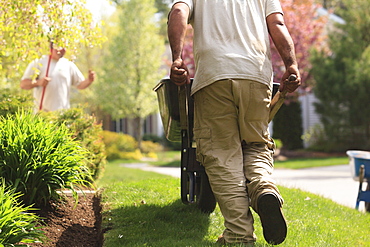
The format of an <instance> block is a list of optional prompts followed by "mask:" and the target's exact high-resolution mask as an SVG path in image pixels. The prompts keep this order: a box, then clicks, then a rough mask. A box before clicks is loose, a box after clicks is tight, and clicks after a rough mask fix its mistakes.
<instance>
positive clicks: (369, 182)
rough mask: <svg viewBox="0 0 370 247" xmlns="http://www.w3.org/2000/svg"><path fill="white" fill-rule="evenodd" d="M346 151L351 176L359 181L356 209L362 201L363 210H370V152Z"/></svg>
mask: <svg viewBox="0 0 370 247" xmlns="http://www.w3.org/2000/svg"><path fill="white" fill-rule="evenodd" d="M346 153H347V155H348V157H349V165H350V169H351V174H352V178H353V179H354V180H355V181H359V188H358V194H357V199H356V209H358V208H359V206H360V202H361V201H363V202H365V210H366V211H367V212H370V152H367V151H360V150H348V151H347V152H346ZM365 183H366V184H365ZM365 185H366V187H365ZM364 187H365V188H364Z"/></svg>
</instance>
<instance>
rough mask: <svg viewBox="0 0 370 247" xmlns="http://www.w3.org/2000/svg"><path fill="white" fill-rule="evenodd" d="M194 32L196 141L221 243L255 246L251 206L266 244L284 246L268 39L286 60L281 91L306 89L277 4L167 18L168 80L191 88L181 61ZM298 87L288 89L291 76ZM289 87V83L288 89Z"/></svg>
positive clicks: (253, 0)
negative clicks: (219, 221) (189, 31)
mask: <svg viewBox="0 0 370 247" xmlns="http://www.w3.org/2000/svg"><path fill="white" fill-rule="evenodd" d="M188 23H190V24H191V25H192V26H193V29H194V40H193V41H194V47H193V52H194V58H195V67H196V68H195V69H196V71H195V77H194V81H193V84H192V88H191V93H192V96H193V97H194V139H195V141H196V144H197V160H198V161H199V162H200V163H201V164H202V165H203V166H204V167H205V170H206V172H207V175H208V178H209V181H210V185H211V188H212V191H213V193H214V195H215V198H216V200H217V202H218V204H219V207H220V209H221V212H222V214H223V216H224V219H225V222H224V225H225V230H224V232H223V234H222V235H221V236H220V237H219V239H218V240H217V242H218V243H221V244H228V243H243V244H246V245H254V243H255V241H256V236H255V234H254V227H253V222H254V219H253V217H252V213H251V211H250V209H249V207H252V208H253V209H254V210H255V211H256V212H257V213H258V214H259V216H260V219H261V223H262V227H263V234H264V237H265V240H266V241H267V242H269V243H271V244H280V243H282V242H283V241H284V240H285V237H286V234H287V225H286V222H285V219H284V216H283V213H282V210H281V207H282V204H283V199H282V197H281V195H280V193H279V190H278V188H277V187H276V185H275V182H274V180H273V179H271V173H272V170H273V152H274V149H275V144H274V141H273V139H272V138H271V137H270V134H269V131H268V117H269V110H270V102H271V91H272V78H273V71H272V64H271V59H270V43H269V42H270V41H269V37H271V38H272V41H273V42H274V44H275V45H276V47H277V49H278V51H279V53H280V55H281V58H282V59H283V61H284V64H285V69H286V72H285V73H284V75H283V77H282V79H281V82H282V83H281V88H280V89H281V90H283V89H284V88H285V89H286V90H288V91H289V92H293V91H294V90H296V89H297V88H298V86H299V85H300V83H301V82H300V80H301V79H300V73H299V70H298V64H297V60H296V57H295V51H294V44H293V41H292V39H291V37H290V34H289V32H288V30H287V28H286V26H285V24H284V18H283V11H282V9H281V6H280V2H279V0H212V1H209V0H208V1H207V0H175V1H174V3H173V5H172V9H171V12H170V14H169V19H168V38H169V41H170V46H171V50H172V61H173V63H172V66H171V73H170V78H171V80H172V82H174V83H175V84H176V85H179V86H180V85H184V84H186V83H189V82H190V78H189V76H188V75H189V73H188V69H187V66H186V64H185V63H184V61H183V60H182V57H181V55H182V52H183V45H184V37H185V34H186V26H187V24H188ZM291 74H293V75H296V78H297V79H296V80H295V81H293V82H287V79H288V77H289V75H291ZM283 82H284V83H283Z"/></svg>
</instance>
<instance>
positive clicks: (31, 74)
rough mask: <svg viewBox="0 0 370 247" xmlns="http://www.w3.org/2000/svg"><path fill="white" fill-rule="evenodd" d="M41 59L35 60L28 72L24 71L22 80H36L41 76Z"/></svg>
mask: <svg viewBox="0 0 370 247" xmlns="http://www.w3.org/2000/svg"><path fill="white" fill-rule="evenodd" d="M39 63H40V62H39V59H36V60H33V61H32V62H31V63H29V64H28V66H27V68H26V70H25V71H24V74H23V77H22V80H24V79H35V78H37V76H38V75H39V74H40V69H41V68H40V65H39Z"/></svg>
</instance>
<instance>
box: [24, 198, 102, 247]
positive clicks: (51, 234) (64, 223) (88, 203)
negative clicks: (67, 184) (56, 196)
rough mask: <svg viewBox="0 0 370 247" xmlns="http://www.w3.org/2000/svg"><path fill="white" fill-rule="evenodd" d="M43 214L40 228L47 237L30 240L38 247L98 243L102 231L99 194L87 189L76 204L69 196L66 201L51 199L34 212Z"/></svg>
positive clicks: (95, 245)
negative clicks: (53, 201)
mask: <svg viewBox="0 0 370 247" xmlns="http://www.w3.org/2000/svg"><path fill="white" fill-rule="evenodd" d="M37 214H39V215H40V216H41V217H43V218H45V219H44V222H45V224H46V226H45V227H43V229H42V230H43V231H44V232H45V235H46V237H47V239H48V240H46V242H45V243H43V244H40V243H37V244H35V243H33V244H30V245H31V246H38V247H101V246H102V245H103V234H102V231H101V205H100V197H99V196H97V195H96V194H92V193H89V194H88V193H86V194H85V195H80V196H79V199H78V204H77V206H76V207H75V201H74V199H73V198H72V197H69V196H68V197H67V200H66V202H62V203H58V204H55V203H51V204H50V205H48V206H45V207H43V208H41V210H40V211H39V212H38V213H37Z"/></svg>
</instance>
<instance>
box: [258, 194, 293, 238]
mask: <svg viewBox="0 0 370 247" xmlns="http://www.w3.org/2000/svg"><path fill="white" fill-rule="evenodd" d="M258 213H259V216H260V219H261V223H262V227H263V236H264V238H265V240H266V241H267V242H268V243H270V244H273V245H277V244H281V243H282V242H284V240H285V238H286V235H287V224H286V221H285V218H284V215H283V213H282V211H281V207H280V202H279V199H278V198H277V197H276V196H275V195H274V194H270V193H269V194H264V195H261V197H260V198H259V199H258Z"/></svg>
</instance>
